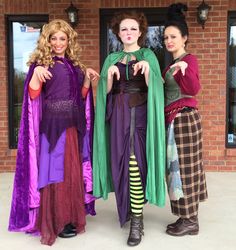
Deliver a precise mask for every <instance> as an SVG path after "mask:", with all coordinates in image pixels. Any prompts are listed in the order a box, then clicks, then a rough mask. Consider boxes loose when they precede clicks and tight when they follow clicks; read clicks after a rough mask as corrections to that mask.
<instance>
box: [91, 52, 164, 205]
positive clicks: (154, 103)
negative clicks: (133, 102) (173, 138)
mask: <svg viewBox="0 0 236 250" xmlns="http://www.w3.org/2000/svg"><path fill="white" fill-rule="evenodd" d="M132 54H133V55H134V56H135V57H136V58H137V60H138V61H141V60H145V61H147V62H148V63H149V66H150V73H149V82H148V104H147V112H148V114H147V118H148V122H147V135H146V136H147V137H146V157H147V165H148V170H147V186H146V199H147V200H148V202H149V203H152V204H155V205H158V206H164V205H165V157H166V156H165V151H166V146H165V122H164V94H163V80H162V77H161V72H160V67H159V63H158V60H157V58H156V56H155V54H154V53H153V52H152V51H151V50H150V49H147V48H142V49H140V50H138V51H135V52H132ZM125 55H126V53H125V52H114V53H112V54H110V55H109V56H108V57H107V58H106V60H105V62H104V65H103V68H102V71H101V76H100V80H99V83H98V88H97V97H96V111H95V124H94V141H93V195H94V196H96V197H103V198H104V199H107V197H108V193H109V192H112V191H113V184H112V178H111V166H110V145H109V144H110V143H109V124H108V123H107V122H106V118H105V116H106V100H107V71H108V68H109V67H110V66H111V65H114V64H115V63H117V62H118V61H120V60H121V59H122V58H124V56H125Z"/></svg>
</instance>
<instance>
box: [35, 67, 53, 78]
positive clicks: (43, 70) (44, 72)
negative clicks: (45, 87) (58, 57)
mask: <svg viewBox="0 0 236 250" xmlns="http://www.w3.org/2000/svg"><path fill="white" fill-rule="evenodd" d="M34 73H35V75H36V76H37V77H38V79H39V81H40V82H46V81H47V80H49V79H51V78H52V73H51V72H50V71H49V70H48V67H43V66H37V67H36V68H35V69H34Z"/></svg>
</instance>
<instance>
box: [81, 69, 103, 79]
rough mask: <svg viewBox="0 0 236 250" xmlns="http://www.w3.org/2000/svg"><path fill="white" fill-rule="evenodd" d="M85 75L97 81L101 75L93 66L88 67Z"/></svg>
mask: <svg viewBox="0 0 236 250" xmlns="http://www.w3.org/2000/svg"><path fill="white" fill-rule="evenodd" d="M85 76H86V78H87V79H88V80H90V81H96V80H98V79H99V77H100V75H99V74H98V73H97V71H95V70H94V69H92V68H86V71H85Z"/></svg>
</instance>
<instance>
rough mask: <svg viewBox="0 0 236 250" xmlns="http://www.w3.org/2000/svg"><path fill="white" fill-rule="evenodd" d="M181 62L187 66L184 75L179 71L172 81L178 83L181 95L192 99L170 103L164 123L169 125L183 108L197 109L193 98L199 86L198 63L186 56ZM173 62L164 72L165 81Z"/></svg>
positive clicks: (166, 108) (194, 58) (191, 57)
mask: <svg viewBox="0 0 236 250" xmlns="http://www.w3.org/2000/svg"><path fill="white" fill-rule="evenodd" d="M181 61H184V62H186V63H187V64H188V67H187V68H186V70H185V75H183V74H182V72H181V70H179V71H178V72H177V73H176V74H175V75H174V79H175V81H176V82H177V83H178V85H179V87H180V89H181V93H182V94H184V95H191V96H193V97H192V98H186V97H185V98H181V99H179V100H177V101H174V102H172V103H171V104H169V105H168V106H166V107H165V115H166V122H167V123H170V122H171V121H172V120H173V119H174V117H175V116H176V114H177V113H178V111H179V110H180V109H181V108H183V107H193V108H196V107H197V100H196V99H195V98H194V96H196V95H197V93H198V92H199V90H200V88H201V86H200V82H199V72H198V62H197V58H196V57H195V56H194V55H191V54H187V55H186V56H184V57H183V58H182V59H181ZM174 63H175V62H173V63H171V64H170V65H169V66H168V67H167V68H166V69H165V70H164V71H163V78H164V79H165V74H166V72H167V71H168V70H169V69H170V66H171V65H172V64H174Z"/></svg>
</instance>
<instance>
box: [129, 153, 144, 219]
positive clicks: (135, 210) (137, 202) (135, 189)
mask: <svg viewBox="0 0 236 250" xmlns="http://www.w3.org/2000/svg"><path fill="white" fill-rule="evenodd" d="M129 183H130V184H129V185H130V204H131V212H132V214H134V215H135V216H141V215H142V213H143V206H144V192H143V186H142V181H141V176H140V172H139V167H138V163H137V161H136V157H135V155H134V154H132V155H131V156H130V160H129Z"/></svg>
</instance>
